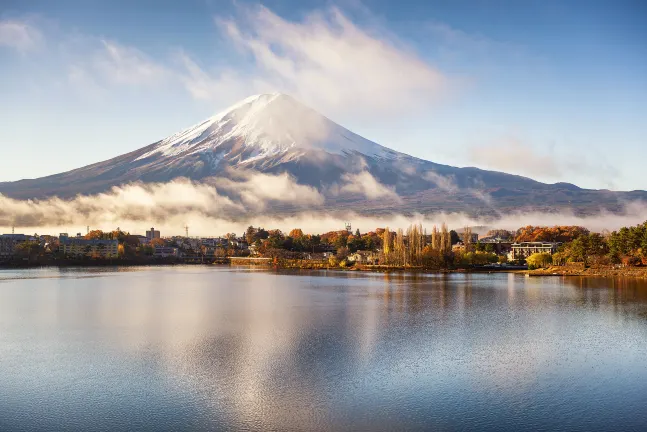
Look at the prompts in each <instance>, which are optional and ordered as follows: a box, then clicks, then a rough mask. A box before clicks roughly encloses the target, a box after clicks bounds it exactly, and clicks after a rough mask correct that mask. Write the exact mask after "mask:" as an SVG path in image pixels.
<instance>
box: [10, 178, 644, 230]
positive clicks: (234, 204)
mask: <svg viewBox="0 0 647 432" xmlns="http://www.w3.org/2000/svg"><path fill="white" fill-rule="evenodd" d="M327 192H328V193H332V192H334V194H335V196H339V194H342V193H350V194H358V193H359V194H363V195H364V196H365V197H366V199H368V200H371V199H373V200H376V208H379V205H377V203H378V201H379V200H383V199H386V198H388V199H392V198H396V199H399V198H398V196H397V195H396V194H395V191H393V190H392V189H390V188H388V187H386V186H384V185H381V184H380V183H379V182H377V180H375V178H373V177H372V176H371V175H370V174H369V173H368V172H364V173H361V174H359V175H356V176H354V177H352V178H346V179H343V182H342V183H341V186H338V187H337V190H336V191H327ZM325 195H326V193H323V192H320V191H317V190H316V189H315V188H313V187H310V186H305V185H300V184H297V183H296V182H295V181H294V179H293V178H292V177H290V176H289V175H287V174H282V175H268V174H259V173H254V174H249V175H247V176H244V177H241V178H236V179H216V180H215V185H208V184H196V183H192V182H190V181H188V180H175V181H172V182H169V183H157V184H139V183H138V184H130V185H126V186H122V187H115V188H113V189H112V190H110V191H109V192H106V193H101V194H97V195H92V196H77V197H75V198H73V199H70V200H62V199H59V198H50V199H46V200H26V201H23V200H15V199H11V198H8V197H5V196H3V195H0V232H10V230H11V227H13V226H15V227H16V231H17V232H23V233H34V232H38V233H49V234H57V233H59V232H69V233H72V234H73V233H76V232H84V231H85V227H86V226H87V225H89V226H90V227H91V228H93V229H103V230H111V229H115V228H116V227H120V228H121V229H123V230H125V231H129V232H131V233H140V234H142V233H143V232H144V231H145V230H146V229H148V228H150V227H151V226H155V227H156V228H159V229H161V230H162V231H163V234H164V235H180V234H182V233H183V232H184V226H185V225H189V227H190V235H202V236H217V235H222V234H224V233H227V232H236V233H242V232H243V231H244V230H245V229H246V228H247V227H248V226H249V225H254V226H262V227H265V228H267V229H269V228H279V229H281V230H283V231H286V232H287V231H289V230H291V229H292V228H301V229H302V230H303V231H304V232H308V233H321V232H326V231H331V230H340V229H343V228H344V225H345V223H346V222H351V223H352V225H353V229H355V228H359V229H360V231H362V232H365V231H369V230H374V229H375V228H377V227H384V226H387V225H388V226H389V227H391V228H405V227H407V226H408V225H409V224H411V223H422V224H423V225H424V226H425V227H427V228H429V229H430V228H431V227H432V226H433V225H439V224H440V223H442V222H447V223H448V224H449V225H450V227H451V228H454V229H461V228H462V227H463V226H466V225H470V226H488V227H491V228H505V229H517V228H519V227H521V226H525V225H582V226H585V227H587V228H589V229H591V230H593V231H601V230H603V229H609V230H614V229H618V228H620V227H622V226H630V225H635V224H638V223H641V222H644V221H645V220H647V205H645V204H644V203H628V204H626V205H625V208H624V211H623V212H621V213H610V212H600V213H599V214H597V215H595V216H589V217H581V216H576V215H575V214H573V213H569V212H560V213H539V212H519V213H508V214H505V215H501V216H499V217H497V218H493V217H481V218H474V217H471V216H469V215H467V214H465V213H437V214H433V215H429V214H427V215H422V214H414V215H412V216H407V215H403V214H389V215H383V216H382V215H381V216H366V215H362V214H359V213H358V212H353V211H346V212H341V211H335V210H334V209H332V208H328V207H327V206H325ZM286 205H289V206H290V212H291V213H290V214H289V215H287V216H276V215H271V214H269V213H270V210H273V209H275V208H276V207H277V206H278V207H280V206H286Z"/></svg>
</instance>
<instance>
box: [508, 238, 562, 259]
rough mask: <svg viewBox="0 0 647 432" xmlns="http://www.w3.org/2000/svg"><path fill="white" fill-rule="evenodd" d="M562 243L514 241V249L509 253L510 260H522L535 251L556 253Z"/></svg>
mask: <svg viewBox="0 0 647 432" xmlns="http://www.w3.org/2000/svg"><path fill="white" fill-rule="evenodd" d="M560 245H561V243H553V242H521V243H513V244H512V250H511V251H510V253H509V254H508V259H509V260H510V261H521V260H525V259H526V258H528V257H529V256H530V255H532V254H535V253H547V254H551V255H552V254H554V253H555V252H557V248H559V246H560Z"/></svg>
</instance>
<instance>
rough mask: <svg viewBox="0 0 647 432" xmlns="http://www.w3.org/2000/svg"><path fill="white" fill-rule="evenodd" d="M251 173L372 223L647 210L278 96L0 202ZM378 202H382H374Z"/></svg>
mask: <svg viewBox="0 0 647 432" xmlns="http://www.w3.org/2000/svg"><path fill="white" fill-rule="evenodd" d="M420 145H421V146H422V145H425V143H420ZM254 171H257V172H261V173H264V174H270V175H273V174H288V175H289V176H290V177H291V178H292V180H294V181H295V182H296V183H298V184H299V185H308V186H310V187H313V188H315V189H317V190H318V191H319V192H320V193H321V194H322V195H325V197H326V201H325V206H326V209H337V210H351V211H362V212H366V213H370V214H378V213H389V212H391V213H393V212H397V213H401V212H410V213H414V212H421V213H427V212H466V213H470V214H478V215H481V216H482V215H484V214H489V215H495V216H496V215H500V214H501V213H504V212H516V211H519V209H520V208H524V209H528V208H529V206H530V208H532V209H533V210H535V211H539V210H541V211H555V210H560V209H567V210H568V211H576V212H578V213H580V214H586V213H590V214H593V213H595V212H599V211H600V209H604V210H606V211H620V210H621V209H622V208H623V203H626V202H632V201H636V200H643V201H647V192H644V191H634V192H611V191H594V190H584V189H580V188H578V187H576V186H574V185H569V184H564V183H558V184H554V185H551V184H545V183H540V182H537V181H534V180H531V179H529V178H526V177H520V176H515V175H509V174H505V173H501V172H493V171H485V170H481V169H477V168H470V167H467V168H456V167H451V166H447V165H440V164H437V163H434V162H430V161H425V160H421V159H417V158H414V157H412V156H408V155H406V154H403V153H398V152H396V151H393V150H390V149H388V148H386V147H382V146H381V145H379V144H376V143H374V142H372V141H369V140H367V139H364V138H362V137H361V136H359V135H357V134H354V133H353V132H351V131H349V130H348V129H346V128H344V127H342V126H340V125H338V124H336V123H335V122H333V121H332V120H330V119H328V118H326V117H324V116H323V115H321V114H319V113H317V112H316V111H315V110H313V109H311V108H308V107H306V106H305V105H303V104H301V103H300V102H298V101H297V100H295V99H294V98H292V97H290V96H287V95H284V94H280V93H272V94H261V95H256V96H251V97H249V98H247V99H244V100H243V101H241V102H239V103H237V104H235V105H234V106H232V107H230V108H228V109H226V110H225V111H223V112H221V113H219V114H216V115H214V116H213V117H211V118H208V119H207V120H205V121H203V122H201V123H199V124H197V125H195V126H192V127H190V128H188V129H185V130H183V131H181V132H179V133H177V134H175V135H172V136H170V137H168V138H165V139H163V140H161V141H158V142H155V143H153V144H150V145H148V146H146V147H143V148H141V149H139V150H135V151H133V152H131V153H128V154H125V155H121V156H117V157H115V158H113V159H110V160H107V161H104V162H99V163H95V164H93V165H88V166H86V167H82V168H79V169H76V170H72V171H68V172H65V173H61V174H56V175H52V176H48V177H44V178H40V179H29V180H20V181H16V182H8V183H0V193H1V194H4V195H7V196H10V197H13V198H43V197H50V196H54V195H56V196H59V197H61V198H69V197H73V196H75V195H77V194H94V193H99V192H104V191H107V190H109V189H110V188H111V187H113V186H119V185H123V184H126V183H131V182H144V183H150V182H168V181H171V180H173V179H176V178H178V177H184V178H189V179H191V180H193V181H196V182H212V181H213V182H214V183H215V184H218V183H220V184H222V180H223V178H225V179H224V180H227V179H230V180H231V179H235V178H246V177H248V176H249V175H250V174H253V172H254ZM225 183H226V182H225ZM385 192H387V193H385ZM376 196H382V197H388V198H383V199H381V200H375V197H376ZM276 210H277V209H268V211H276ZM285 211H288V212H289V209H285Z"/></svg>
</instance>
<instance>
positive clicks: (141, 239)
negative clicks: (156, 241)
mask: <svg viewBox="0 0 647 432" xmlns="http://www.w3.org/2000/svg"><path fill="white" fill-rule="evenodd" d="M135 237H137V241H138V242H139V244H140V245H142V246H145V245H147V244H150V242H151V239H149V238H148V236H143V235H136V236H135Z"/></svg>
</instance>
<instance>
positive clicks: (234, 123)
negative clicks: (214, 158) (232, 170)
mask: <svg viewBox="0 0 647 432" xmlns="http://www.w3.org/2000/svg"><path fill="white" fill-rule="evenodd" d="M232 143H234V144H235V145H233V146H231V145H228V144H232ZM245 150H246V151H245ZM304 150H320V151H324V152H327V153H330V154H337V155H343V154H346V153H361V154H364V155H368V156H379V157H389V156H391V157H392V156H393V155H394V154H395V152H392V151H391V150H389V149H387V148H385V147H382V146H380V145H378V144H376V143H373V142H371V141H369V140H367V139H364V138H362V137H360V136H359V135H356V134H354V133H352V132H351V131H349V130H348V129H345V128H343V127H341V126H339V125H337V124H336V123H334V122H333V121H331V120H330V119H328V118H326V117H324V116H322V115H321V114H319V113H318V112H316V111H315V110H313V109H311V108H309V107H307V106H305V105H303V104H301V103H300V102H298V101H297V100H296V99H294V98H293V97H291V96H288V95H285V94H281V93H270V94H260V95H255V96H251V97H248V98H246V99H244V100H243V101H241V102H239V103H237V104H235V105H233V106H231V107H230V108H228V109H226V110H225V111H223V112H220V113H218V114H216V115H215V116H213V117H211V118H208V119H207V120H205V121H203V122H202V123H199V124H197V125H195V126H192V127H190V128H188V129H185V130H183V131H182V132H179V133H177V134H175V135H172V136H170V137H168V138H166V139H164V140H162V141H160V142H159V143H157V144H156V145H155V146H154V148H153V149H152V150H150V151H148V152H146V153H144V154H143V155H141V156H139V157H138V158H137V160H144V159H147V158H151V157H160V156H161V157H180V156H183V155H185V156H186V155H192V154H197V153H216V154H219V157H218V159H222V158H228V159H233V158H232V157H231V156H234V154H232V152H235V153H236V155H238V153H241V152H242V153H244V158H238V159H237V160H236V164H238V165H241V164H248V163H251V162H255V161H259V160H262V159H265V158H268V157H270V158H273V157H277V156H281V155H285V154H286V153H288V152H290V151H291V152H297V153H298V152H299V151H304Z"/></svg>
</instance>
